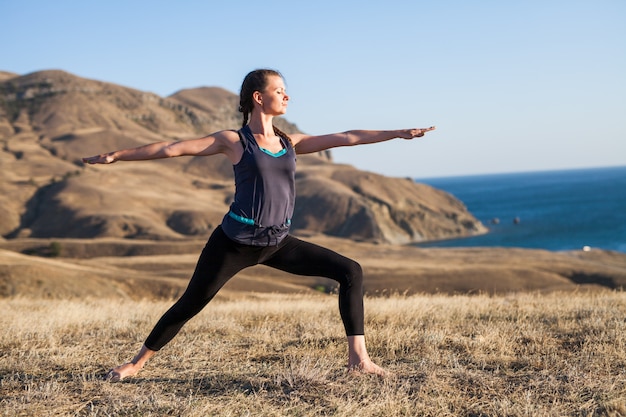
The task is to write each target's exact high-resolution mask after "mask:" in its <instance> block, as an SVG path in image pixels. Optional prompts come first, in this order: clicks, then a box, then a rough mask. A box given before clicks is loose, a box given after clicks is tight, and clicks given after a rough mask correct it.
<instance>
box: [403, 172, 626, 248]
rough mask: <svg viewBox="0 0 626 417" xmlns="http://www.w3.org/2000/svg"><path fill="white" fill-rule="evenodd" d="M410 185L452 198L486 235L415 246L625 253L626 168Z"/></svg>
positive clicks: (473, 177)
mask: <svg viewBox="0 0 626 417" xmlns="http://www.w3.org/2000/svg"><path fill="white" fill-rule="evenodd" d="M415 181H416V182H419V183H424V184H428V185H431V186H433V187H435V188H438V189H440V190H443V191H446V192H448V193H450V194H452V195H454V196H455V197H456V198H458V199H459V200H461V201H462V202H463V203H464V204H465V206H466V207H467V208H468V210H469V211H470V212H471V213H472V214H473V215H474V216H475V217H476V218H477V219H478V220H480V221H481V222H482V223H483V224H484V225H485V226H486V227H487V228H488V229H489V232H488V233H487V234H485V235H480V236H473V237H468V238H461V239H450V240H442V241H435V242H425V243H419V244H417V246H420V247H478V246H486V247H495V246H499V247H520V248H534V249H546V250H552V251H565V250H578V249H583V248H589V249H603V250H613V251H618V252H624V253H626V166H621V167H603V168H584V169H567V170H555V171H537V172H521V173H505V174H483V175H467V176H456V177H440V178H418V179H415Z"/></svg>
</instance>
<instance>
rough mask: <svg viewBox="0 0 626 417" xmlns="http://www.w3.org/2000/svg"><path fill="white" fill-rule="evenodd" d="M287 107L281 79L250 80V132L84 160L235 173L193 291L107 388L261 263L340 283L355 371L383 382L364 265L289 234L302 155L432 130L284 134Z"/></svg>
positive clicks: (246, 85)
mask: <svg viewBox="0 0 626 417" xmlns="http://www.w3.org/2000/svg"><path fill="white" fill-rule="evenodd" d="M288 102H289V96H288V95H287V93H286V90H285V83H284V80H283V78H282V76H281V75H280V73H278V72H277V71H274V70H268V69H261V70H255V71H252V72H250V73H249V74H248V75H247V76H246V77H245V79H244V81H243V84H242V86H241V92H240V105H239V111H240V112H241V113H243V127H242V128H241V129H240V130H239V131H235V130H223V131H219V132H215V133H212V134H210V135H208V136H205V137H203V138H199V139H192V140H182V141H173V142H159V143H153V144H150V145H145V146H141V147H137V148H132V149H124V150H119V151H115V152H109V153H105V154H101V155H97V156H91V157H87V158H83V161H84V162H85V163H88V164H110V163H113V162H116V161H139V160H149V159H160V158H172V157H176V156H183V155H191V156H199V155H201V156H210V155H216V154H224V155H225V156H226V157H227V158H228V159H229V160H230V162H232V164H233V169H234V173H235V198H234V201H233V203H232V204H231V206H230V210H229V211H228V213H226V215H225V216H224V219H223V221H222V223H221V225H220V226H218V227H217V228H216V229H215V230H214V231H213V233H212V235H211V237H210V238H209V240H208V242H207V244H206V246H205V248H204V249H203V251H202V253H201V255H200V258H199V260H198V263H197V265H196V268H195V271H194V273H193V276H192V277H191V281H190V282H189V285H188V287H187V289H186V290H185V292H184V293H183V295H182V296H181V297H180V299H179V300H178V301H176V303H175V304H174V305H173V306H172V307H171V308H170V309H169V310H168V311H167V312H165V314H163V316H162V317H161V319H160V320H159V321H158V322H157V324H156V325H155V327H154V329H153V330H152V332H151V333H150V334H149V335H148V337H147V339H146V340H145V343H144V344H143V346H142V347H141V350H140V351H139V353H138V354H137V355H136V356H135V357H134V358H133V359H132V360H131V361H130V362H128V363H125V364H122V365H120V366H118V367H116V368H114V369H112V370H111V371H110V372H109V373H108V375H107V379H109V380H111V381H119V380H122V379H124V378H126V377H129V376H132V375H135V374H136V373H137V372H139V370H141V368H142V367H143V366H144V364H145V363H146V361H147V360H148V359H149V358H150V357H152V356H153V355H154V354H155V353H156V352H157V351H159V350H160V349H161V348H162V347H163V346H165V345H166V344H167V343H168V342H169V341H170V340H172V339H173V338H174V336H176V334H177V333H178V332H179V331H180V329H181V328H182V327H183V325H184V324H185V323H186V322H187V321H188V320H189V319H191V318H192V317H193V316H195V315H196V314H198V313H199V312H200V311H201V310H202V309H203V308H204V307H205V306H206V305H207V304H208V303H209V301H211V299H212V298H213V297H214V296H215V294H217V292H218V291H219V289H220V288H221V287H222V286H223V285H224V284H225V283H226V282H227V281H228V280H229V279H230V278H232V277H233V276H234V275H235V274H236V273H237V272H239V271H241V270H242V269H244V268H247V267H250V266H253V265H257V264H263V265H268V266H271V267H273V268H277V269H280V270H283V271H287V272H290V273H293V274H299V275H308V276H319V277H326V278H331V279H333V280H335V281H337V282H338V283H339V312H340V315H341V319H342V321H343V325H344V328H345V332H346V335H347V338H348V369H350V370H354V371H358V372H362V373H371V374H378V375H385V371H384V370H383V369H382V368H381V367H379V366H378V365H376V364H375V363H373V362H372V360H371V359H370V358H369V356H368V354H367V349H366V346H365V336H364V318H363V317H364V314H363V273H362V270H361V266H360V265H359V264H358V263H357V262H355V261H353V260H351V259H348V258H346V257H344V256H342V255H340V254H338V253H336V252H333V251H331V250H329V249H326V248H323V247H320V246H318V245H314V244H312V243H308V242H305V241H302V240H300V239H297V238H295V237H294V236H292V235H290V234H289V225H290V223H291V216H292V214H293V210H294V202H295V198H296V195H295V170H296V154H307V153H314V152H319V151H323V150H325V149H329V148H334V147H339V146H351V145H361V144H367V143H376V142H383V141H386V140H390V139H394V138H402V139H412V138H415V137H422V136H424V134H425V133H426V132H428V131H431V130H434V129H435V128H434V127H429V128H424V129H403V130H390V131H368V130H351V131H346V132H342V133H334V134H328V135H321V136H312V135H307V134H302V133H294V134H291V135H286V134H284V133H283V132H281V131H280V130H278V129H277V128H276V127H274V126H273V124H272V121H273V118H274V117H275V116H280V115H283V114H285V112H286V111H287V104H288Z"/></svg>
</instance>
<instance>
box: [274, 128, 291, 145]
mask: <svg viewBox="0 0 626 417" xmlns="http://www.w3.org/2000/svg"><path fill="white" fill-rule="evenodd" d="M272 127H273V128H274V133H275V134H276V135H277V136H281V137H283V138H285V139H287V140H288V141H289V144H290V145H291V147H292V148H294V149H296V147H295V146H294V144H293V142H292V141H291V138H290V137H289V135H287V134H286V133H285V132H283V131H282V130H280V129H279V128H277V127H276V126H272Z"/></svg>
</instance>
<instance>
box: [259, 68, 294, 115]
mask: <svg viewBox="0 0 626 417" xmlns="http://www.w3.org/2000/svg"><path fill="white" fill-rule="evenodd" d="M257 100H260V103H259V104H260V105H261V108H262V109H263V112H264V113H266V114H270V115H272V116H280V115H281V114H285V113H286V112H287V102H288V101H289V96H288V95H287V90H286V89H285V82H284V81H283V79H282V77H279V76H277V75H270V76H268V77H267V87H266V88H265V90H264V91H262V92H259V95H258V96H257Z"/></svg>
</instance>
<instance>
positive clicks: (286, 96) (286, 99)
mask: <svg viewBox="0 0 626 417" xmlns="http://www.w3.org/2000/svg"><path fill="white" fill-rule="evenodd" d="M283 100H285V101H289V96H288V95H287V93H285V97H284V98H283Z"/></svg>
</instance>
